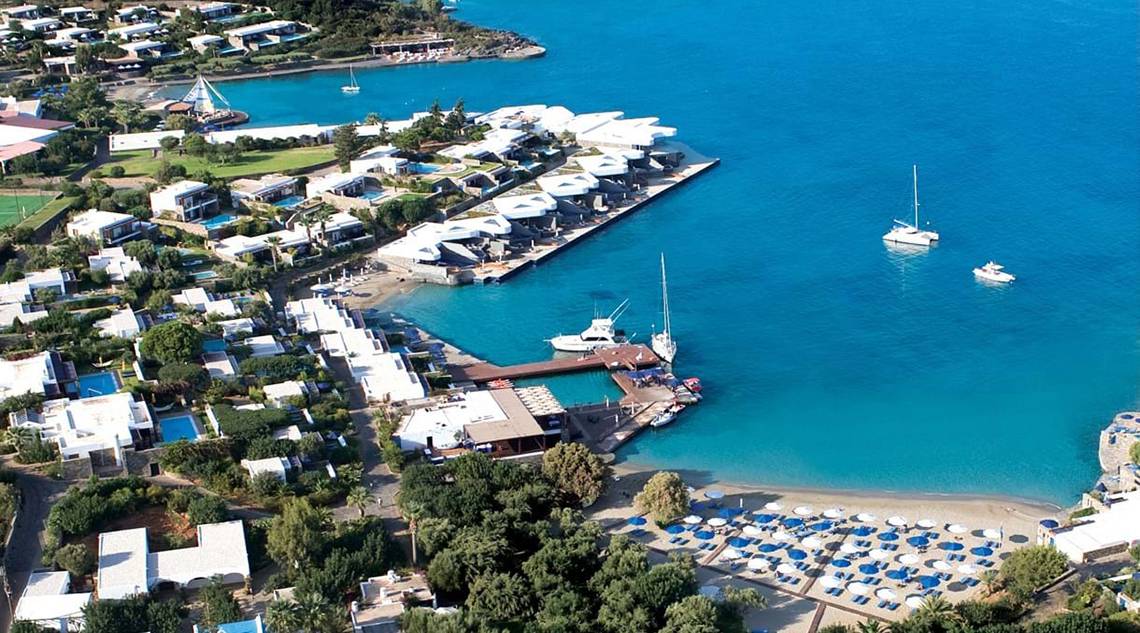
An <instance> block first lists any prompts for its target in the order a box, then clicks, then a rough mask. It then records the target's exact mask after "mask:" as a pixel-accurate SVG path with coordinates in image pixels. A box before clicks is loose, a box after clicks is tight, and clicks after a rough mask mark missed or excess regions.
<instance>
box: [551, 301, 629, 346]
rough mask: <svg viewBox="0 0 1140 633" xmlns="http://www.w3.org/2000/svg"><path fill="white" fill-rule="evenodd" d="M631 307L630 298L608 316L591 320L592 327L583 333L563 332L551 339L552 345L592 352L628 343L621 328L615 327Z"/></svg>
mask: <svg viewBox="0 0 1140 633" xmlns="http://www.w3.org/2000/svg"><path fill="white" fill-rule="evenodd" d="M627 308H629V299H626V300H625V301H622V302H621V305H619V306H618V307H617V308H616V309H615V310H614V311H613V312H611V313H610V315H609V316H608V317H604V318H598V317H595V318H594V319H593V320H592V321H590V327H588V328H586V329H585V330H582V333H581V334H562V335H559V336H555V337H554V338H552V339H550V340H549V343H550V344H551V346H553V347H554V349H555V350H557V351H559V352H578V353H581V352H592V351H594V350H596V349H601V348H604V347H616V346H618V345H623V344H625V343H626V338H625V336H624V334H623V333H622V331H621V330H618V329H615V328H614V322H616V321H617V320H618V318H620V317H621V315H622V314H623V313H624V312H625V311H626V309H627Z"/></svg>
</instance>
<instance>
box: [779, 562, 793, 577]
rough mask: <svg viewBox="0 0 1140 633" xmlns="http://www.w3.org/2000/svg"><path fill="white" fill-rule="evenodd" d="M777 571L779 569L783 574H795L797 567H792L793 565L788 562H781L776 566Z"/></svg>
mask: <svg viewBox="0 0 1140 633" xmlns="http://www.w3.org/2000/svg"><path fill="white" fill-rule="evenodd" d="M776 571H778V572H780V573H781V574H784V575H785V576H786V575H788V574H794V573H796V568H795V567H792V566H791V565H789V564H787V563H780V564H779V565H778V566H777V567H776Z"/></svg>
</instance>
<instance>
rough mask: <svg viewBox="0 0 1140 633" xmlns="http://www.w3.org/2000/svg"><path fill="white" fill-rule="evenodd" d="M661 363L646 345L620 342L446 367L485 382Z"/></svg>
mask: <svg viewBox="0 0 1140 633" xmlns="http://www.w3.org/2000/svg"><path fill="white" fill-rule="evenodd" d="M660 363H661V359H659V358H657V355H656V354H654V353H653V351H652V350H650V349H649V348H648V347H646V346H645V345H619V346H617V347H606V348H602V349H598V350H595V351H593V352H592V353H590V354H587V355H584V356H580V357H567V358H554V359H551V360H545V361H539V362H536V363H523V364H521V365H509V366H507V367H500V366H499V365H495V364H493V363H486V362H484V363H476V364H474V365H456V366H452V367H449V368H448V370H449V371H450V372H451V376H452V378H453V379H454V380H456V381H464V380H468V381H471V382H474V383H486V382H491V381H492V380H514V379H518V378H536V377H540V376H553V375H555V374H569V373H573V372H578V371H589V370H592V369H641V368H644V367H654V366H656V365H658V364H660Z"/></svg>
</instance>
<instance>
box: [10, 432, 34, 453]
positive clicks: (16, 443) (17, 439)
mask: <svg viewBox="0 0 1140 633" xmlns="http://www.w3.org/2000/svg"><path fill="white" fill-rule="evenodd" d="M35 436H36V431H35V430H33V429H29V428H28V427H26V426H10V427H8V428H7V429H5V430H4V436H3V437H4V443H5V444H9V445H11V446H12V448H14V449H16V451H17V452H19V451H20V450H21V449H22V448H23V447H24V445H25V444H27V443H28V442H30V441H32V440H33V439H34V438H35Z"/></svg>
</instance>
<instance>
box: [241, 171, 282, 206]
mask: <svg viewBox="0 0 1140 633" xmlns="http://www.w3.org/2000/svg"><path fill="white" fill-rule="evenodd" d="M297 194H298V187H297V179H296V178H294V177H292V176H285V175H282V174H267V175H265V176H262V177H261V178H257V179H253V178H239V179H237V180H235V181H233V182H231V183H230V197H231V198H233V203H234V206H238V205H240V204H241V203H242V202H263V203H266V204H273V203H275V202H279V201H281V200H284V199H286V198H292V197H293V196H296V195H297Z"/></svg>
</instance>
